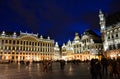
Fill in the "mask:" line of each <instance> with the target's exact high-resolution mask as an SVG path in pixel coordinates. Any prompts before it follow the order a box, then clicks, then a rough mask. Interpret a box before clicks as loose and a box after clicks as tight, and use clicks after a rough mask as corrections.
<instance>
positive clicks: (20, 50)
mask: <svg viewBox="0 0 120 79" xmlns="http://www.w3.org/2000/svg"><path fill="white" fill-rule="evenodd" d="M55 47H56V46H55V44H54V40H52V39H50V37H48V38H47V39H44V38H43V36H39V35H38V34H33V33H27V32H26V33H24V32H20V33H19V34H17V33H15V32H14V33H7V32H5V31H3V32H2V33H1V35H0V61H1V62H2V61H12V62H19V61H31V62H32V61H41V60H51V59H52V60H54V54H55V53H60V52H59V50H58V49H59V47H58V49H57V51H56V49H55Z"/></svg>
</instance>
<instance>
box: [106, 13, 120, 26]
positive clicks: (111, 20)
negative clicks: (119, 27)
mask: <svg viewBox="0 0 120 79" xmlns="http://www.w3.org/2000/svg"><path fill="white" fill-rule="evenodd" d="M118 22H120V11H119V12H116V13H114V14H112V15H108V16H106V26H107V27H108V26H111V25H114V24H117V23H118Z"/></svg>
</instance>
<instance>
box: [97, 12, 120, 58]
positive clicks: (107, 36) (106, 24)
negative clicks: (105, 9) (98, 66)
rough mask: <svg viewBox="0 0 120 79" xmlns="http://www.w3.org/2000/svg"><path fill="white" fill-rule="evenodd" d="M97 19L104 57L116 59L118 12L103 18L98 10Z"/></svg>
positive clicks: (119, 53)
mask: <svg viewBox="0 0 120 79" xmlns="http://www.w3.org/2000/svg"><path fill="white" fill-rule="evenodd" d="M99 19H100V28H101V34H102V41H103V47H104V56H106V57H110V58H117V57H119V56H120V12H117V13H114V14H112V15H109V16H106V17H105V16H104V14H103V13H102V11H101V10H100V11H99Z"/></svg>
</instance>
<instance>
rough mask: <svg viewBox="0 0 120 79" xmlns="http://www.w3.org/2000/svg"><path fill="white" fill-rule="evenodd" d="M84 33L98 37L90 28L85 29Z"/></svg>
mask: <svg viewBox="0 0 120 79" xmlns="http://www.w3.org/2000/svg"><path fill="white" fill-rule="evenodd" d="M83 34H84V35H94V36H96V37H100V36H98V35H97V34H96V33H95V32H94V31H92V30H90V29H87V30H86V31H85V32H84V33H83Z"/></svg>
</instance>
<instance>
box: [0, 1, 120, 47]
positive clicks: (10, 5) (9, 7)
mask: <svg viewBox="0 0 120 79" xmlns="http://www.w3.org/2000/svg"><path fill="white" fill-rule="evenodd" d="M99 9H101V10H102V11H103V13H105V15H110V14H112V13H114V12H117V11H120V0H0V32H2V31H3V30H4V31H7V32H14V31H15V32H20V30H21V31H23V32H26V31H27V32H29V33H32V32H33V33H39V35H43V36H50V37H51V38H52V39H54V40H55V41H58V43H59V44H60V45H62V43H63V42H67V41H68V40H73V38H74V34H75V32H78V33H79V35H80V34H82V33H83V32H84V31H85V30H86V29H91V30H93V31H95V32H96V33H97V34H99V35H100V32H99V31H100V27H99V17H98V13H99Z"/></svg>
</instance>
